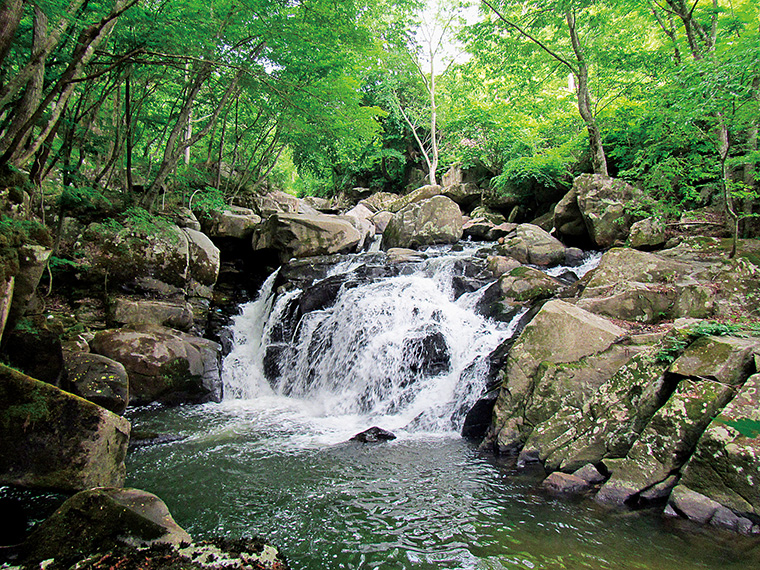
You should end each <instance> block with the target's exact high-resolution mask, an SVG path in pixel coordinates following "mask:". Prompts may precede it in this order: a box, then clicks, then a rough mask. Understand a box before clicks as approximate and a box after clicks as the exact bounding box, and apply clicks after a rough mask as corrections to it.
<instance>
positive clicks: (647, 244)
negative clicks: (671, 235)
mask: <svg viewBox="0 0 760 570" xmlns="http://www.w3.org/2000/svg"><path fill="white" fill-rule="evenodd" d="M666 241H668V232H667V226H666V225H665V222H663V221H662V220H661V219H659V218H645V219H643V220H639V221H638V222H636V223H634V224H633V225H632V226H631V230H630V232H629V234H628V242H627V244H628V245H629V246H630V247H633V248H635V249H643V250H651V249H657V248H659V247H662V246H663V245H665V242H666Z"/></svg>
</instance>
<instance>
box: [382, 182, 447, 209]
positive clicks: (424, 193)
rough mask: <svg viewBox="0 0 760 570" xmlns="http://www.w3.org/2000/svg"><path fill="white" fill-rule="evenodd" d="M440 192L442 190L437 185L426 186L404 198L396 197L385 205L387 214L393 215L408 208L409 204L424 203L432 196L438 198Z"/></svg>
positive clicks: (416, 189)
mask: <svg viewBox="0 0 760 570" xmlns="http://www.w3.org/2000/svg"><path fill="white" fill-rule="evenodd" d="M442 190H443V188H442V187H441V186H439V185H437V184H427V185H425V186H420V187H419V188H415V189H414V190H412V191H411V192H409V194H406V195H405V196H401V197H400V198H399V197H398V196H397V197H396V200H395V201H393V202H392V203H391V204H387V206H386V209H387V210H388V211H389V212H392V213H394V214H395V213H397V212H400V211H401V210H403V209H404V208H406V207H407V206H409V204H416V203H418V202H424V201H425V200H429V199H430V198H433V197H434V196H439V195H440V194H441V191H442Z"/></svg>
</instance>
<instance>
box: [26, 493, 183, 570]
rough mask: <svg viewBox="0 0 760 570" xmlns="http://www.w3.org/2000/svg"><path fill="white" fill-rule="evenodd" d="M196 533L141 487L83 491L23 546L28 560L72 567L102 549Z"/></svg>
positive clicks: (165, 541) (164, 541)
mask: <svg viewBox="0 0 760 570" xmlns="http://www.w3.org/2000/svg"><path fill="white" fill-rule="evenodd" d="M190 542H192V539H191V537H190V535H189V534H187V532H185V531H184V530H183V529H182V528H181V527H180V526H179V525H177V523H176V522H174V519H173V518H172V516H171V514H170V513H169V509H168V508H167V507H166V504H165V503H164V502H163V501H162V500H161V499H159V498H158V497H156V496H155V495H153V494H151V493H147V492H145V491H140V490H138V489H118V488H112V487H105V488H99V489H92V490H87V491H82V492H80V493H77V494H76V495H74V496H73V497H71V498H70V499H69V500H68V501H66V502H65V503H63V505H61V507H60V508H59V509H58V510H57V511H56V512H55V513H53V515H52V516H51V517H50V518H48V519H47V520H46V521H44V522H43V523H42V524H41V525H40V526H39V527H38V528H36V529H35V530H34V532H32V534H31V535H30V536H29V538H28V539H27V540H26V541H25V543H24V544H23V545H22V547H21V551H22V553H23V554H22V557H23V559H24V561H25V562H26V563H34V562H40V561H42V560H49V559H54V560H55V561H56V562H57V563H59V564H61V565H63V566H64V567H67V566H68V565H69V564H72V563H74V562H76V561H78V560H81V559H82V558H85V557H87V556H89V555H92V554H94V553H97V552H106V551H108V550H110V549H112V548H116V547H119V546H125V545H128V546H130V547H140V546H143V547H144V546H149V545H152V544H170V545H173V546H180V545H181V544H189V543H190Z"/></svg>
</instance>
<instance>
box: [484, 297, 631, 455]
mask: <svg viewBox="0 0 760 570" xmlns="http://www.w3.org/2000/svg"><path fill="white" fill-rule="evenodd" d="M622 335H623V330H622V329H621V328H620V327H618V326H617V325H615V324H613V323H612V322H610V321H608V320H607V319H603V318H601V317H599V316H597V315H593V314H591V313H588V312H587V311H584V310H582V309H579V308H578V307H575V306H574V305H571V304H569V303H566V302H564V301H559V300H553V301H549V302H548V303H546V304H545V305H544V306H543V307H542V308H541V310H540V311H539V312H538V314H537V315H536V316H535V318H534V319H533V320H532V321H531V322H530V323H529V324H528V325H527V326H526V327H525V329H524V330H523V332H522V333H521V334H520V336H519V337H518V339H517V341H516V342H515V344H514V346H513V347H512V349H511V350H510V353H509V357H508V358H507V365H506V369H505V370H504V372H503V377H502V384H501V389H500V391H499V396H498V398H497V400H496V405H495V406H494V415H493V421H492V424H491V427H490V429H489V432H488V435H487V436H486V439H485V445H493V446H494V447H495V448H496V449H497V450H499V451H500V452H514V451H518V450H519V449H520V448H521V447H522V445H523V444H524V443H525V441H526V440H527V438H528V436H529V435H530V432H531V431H532V430H533V426H535V425H536V424H538V423H540V422H542V421H544V420H546V419H547V418H549V417H551V416H552V415H553V414H554V413H555V412H556V411H557V410H558V409H559V408H560V407H561V405H562V404H563V402H565V401H566V400H568V399H570V400H575V401H576V402H577V404H576V405H578V406H579V405H580V402H582V401H583V400H585V399H587V398H588V397H590V396H591V394H592V393H593V392H594V391H596V389H598V387H599V386H600V385H601V384H602V383H603V381H604V380H606V379H608V378H609V377H610V376H612V374H614V372H615V371H616V369H617V368H619V367H620V366H622V365H623V364H624V363H625V355H624V351H623V350H618V349H617V348H613V343H614V342H615V341H616V339H618V338H620V337H621V336H622Z"/></svg>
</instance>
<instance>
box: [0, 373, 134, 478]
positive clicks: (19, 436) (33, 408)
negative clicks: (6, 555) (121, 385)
mask: <svg viewBox="0 0 760 570" xmlns="http://www.w3.org/2000/svg"><path fill="white" fill-rule="evenodd" d="M129 432H130V424H129V422H128V421H127V420H126V419H124V418H122V417H121V416H118V415H116V414H114V413H111V412H109V411H108V410H106V409H105V408H102V407H100V406H98V405H96V404H93V403H92V402H88V401H86V400H83V399H82V398H80V397H78V396H74V395H73V394H69V393H68V392H64V391H63V390H60V389H58V388H56V387H55V386H51V385H50V384H47V383H45V382H40V381H39V380H35V379H33V378H30V377H28V376H26V375H24V374H21V373H20V372H17V371H15V370H12V369H10V368H7V367H5V366H2V365H0V442H2V443H1V444H0V484H3V485H19V486H24V487H37V488H47V489H59V490H66V491H78V490H82V489H89V488H91V487H101V486H115V487H120V486H122V485H123V484H124V477H125V473H126V469H125V467H124V458H125V456H126V454H127V446H128V443H129Z"/></svg>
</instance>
